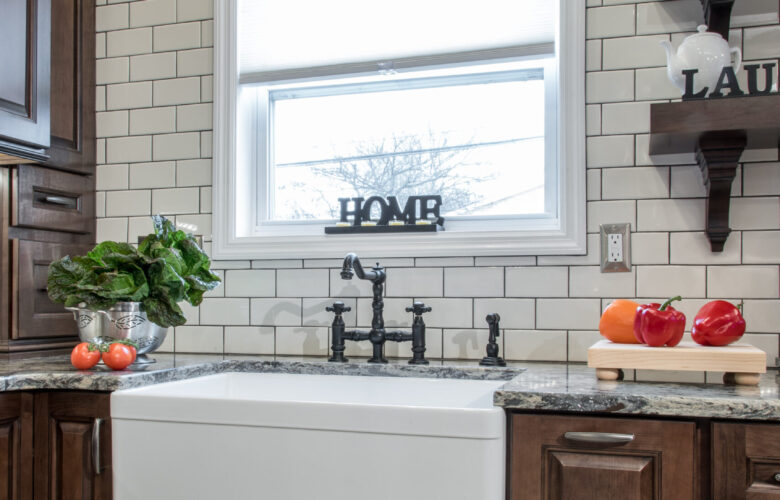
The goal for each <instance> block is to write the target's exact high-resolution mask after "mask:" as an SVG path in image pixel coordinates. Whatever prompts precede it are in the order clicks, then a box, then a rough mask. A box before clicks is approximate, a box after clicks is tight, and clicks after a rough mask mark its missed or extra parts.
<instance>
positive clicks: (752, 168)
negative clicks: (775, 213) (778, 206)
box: [742, 162, 780, 196]
mask: <svg viewBox="0 0 780 500" xmlns="http://www.w3.org/2000/svg"><path fill="white" fill-rule="evenodd" d="M742 169H743V171H744V184H743V188H742V189H743V193H744V195H745V196H766V195H774V196H777V195H780V175H778V172H780V163H777V162H773V163H748V164H746V165H744V166H743V167H742Z"/></svg>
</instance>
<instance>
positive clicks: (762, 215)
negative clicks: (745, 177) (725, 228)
mask: <svg viewBox="0 0 780 500" xmlns="http://www.w3.org/2000/svg"><path fill="white" fill-rule="evenodd" d="M729 222H730V223H731V229H780V198H778V197H773V198H732V199H731V210H730V211H729Z"/></svg>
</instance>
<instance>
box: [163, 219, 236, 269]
mask: <svg viewBox="0 0 780 500" xmlns="http://www.w3.org/2000/svg"><path fill="white" fill-rule="evenodd" d="M176 226H177V227H178V228H180V229H183V230H185V231H186V232H188V233H192V234H196V235H201V236H203V238H204V239H205V240H210V239H211V237H212V235H211V214H203V215H198V214H185V215H177V216H176ZM229 262H236V261H229ZM238 262H241V267H242V268H247V267H249V263H248V262H247V261H238ZM230 269H235V268H230Z"/></svg>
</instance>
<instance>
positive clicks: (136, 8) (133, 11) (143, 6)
mask: <svg viewBox="0 0 780 500" xmlns="http://www.w3.org/2000/svg"><path fill="white" fill-rule="evenodd" d="M175 22H176V0H144V1H143V2H132V3H130V26H133V27H136V26H154V25H158V24H169V23H175Z"/></svg>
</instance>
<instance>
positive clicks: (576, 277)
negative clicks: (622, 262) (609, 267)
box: [569, 266, 635, 298]
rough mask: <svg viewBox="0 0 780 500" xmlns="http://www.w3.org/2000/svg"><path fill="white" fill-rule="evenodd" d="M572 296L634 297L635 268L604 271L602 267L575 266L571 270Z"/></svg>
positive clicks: (570, 290) (570, 284) (570, 289)
mask: <svg viewBox="0 0 780 500" xmlns="http://www.w3.org/2000/svg"><path fill="white" fill-rule="evenodd" d="M569 280H570V283H569V296H570V297H615V298H622V297H633V296H634V286H635V283H634V282H635V275H634V270H633V269H632V270H631V272H628V273H602V272H601V268H600V267H591V266H575V267H572V268H570V270H569Z"/></svg>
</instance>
